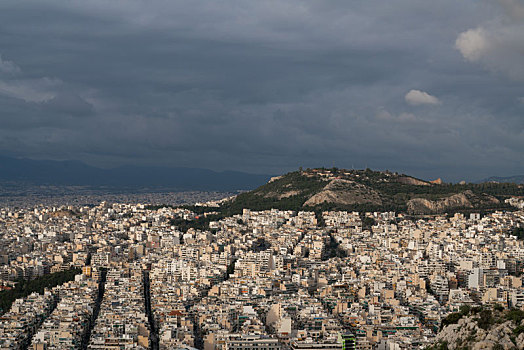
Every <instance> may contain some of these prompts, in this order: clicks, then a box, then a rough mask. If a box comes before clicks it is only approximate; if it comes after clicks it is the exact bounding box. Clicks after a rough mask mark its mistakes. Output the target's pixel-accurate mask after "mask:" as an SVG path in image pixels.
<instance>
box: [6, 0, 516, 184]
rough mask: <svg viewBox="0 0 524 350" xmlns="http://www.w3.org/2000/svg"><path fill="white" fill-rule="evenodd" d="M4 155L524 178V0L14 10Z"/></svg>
mask: <svg viewBox="0 0 524 350" xmlns="http://www.w3.org/2000/svg"><path fill="white" fill-rule="evenodd" d="M0 123H1V124H0V125H1V127H0V154H2V155H9V156H15V157H27V158H33V159H74V160H81V161H84V162H86V163H88V164H91V165H95V166H101V167H112V166H117V165H125V164H134V165H155V166H182V167H199V168H209V169H214V170H225V169H228V170H240V171H247V172H251V173H266V174H278V173H283V172H286V171H289V170H293V169H297V168H298V167H299V166H303V167H304V168H305V167H319V166H328V167H331V166H332V165H335V166H337V167H340V168H352V167H354V168H365V167H370V168H373V169H389V170H392V171H401V172H405V173H408V174H410V175H413V176H418V177H421V178H425V179H432V178H436V177H442V178H443V179H445V180H447V181H459V180H462V179H467V180H478V179H481V178H484V177H487V176H493V175H500V176H509V175H516V174H524V151H523V150H524V1H522V0H481V1H478V0H476V1H473V0H464V1H460V2H457V1H450V0H442V1H438V2H420V1H415V0H393V1H388V2H384V1H375V0H371V1H370V0H368V1H350V2H349V1H308V0H306V1H291V0H278V1H277V0H274V1H239V0H225V1H220V2H217V1H194V0H174V1H153V2H147V1H138V0H126V1H123V0H116V1H111V2H107V1H101V0H89V1H82V2H80V1H68V2H64V1H57V0H50V1H45V2H41V1H23V2H19V1H3V2H0Z"/></svg>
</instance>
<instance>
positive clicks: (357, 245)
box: [0, 198, 524, 350]
mask: <svg viewBox="0 0 524 350" xmlns="http://www.w3.org/2000/svg"><path fill="white" fill-rule="evenodd" d="M510 202H511V203H512V204H513V205H514V206H516V207H517V208H516V209H517V210H516V211H508V212H502V211H498V212H493V213H488V214H482V215H481V214H480V213H470V214H467V215H464V214H460V213H457V214H454V215H450V216H446V215H437V216H426V217H419V218H413V217H408V216H405V215H403V214H397V213H394V212H373V213H371V212H369V213H357V212H344V211H325V212H321V213H315V212H307V211H301V212H294V211H282V210H275V209H273V210H266V211H251V210H249V209H244V210H243V213H242V214H238V215H233V216H230V217H224V218H221V219H220V220H217V221H211V222H210V223H209V228H208V229H204V230H197V229H194V228H188V229H186V230H185V232H182V231H181V230H179V228H178V227H177V225H175V223H176V222H177V220H185V221H189V222H191V221H193V220H196V219H198V217H199V215H213V212H209V213H208V214H197V213H195V212H194V211H191V210H189V209H185V208H176V207H152V206H149V205H144V204H123V203H109V202H102V203H100V204H99V205H96V206H72V205H70V206H61V207H47V206H37V207H32V208H16V209H14V208H7V207H6V208H3V209H1V210H0V234H1V240H0V242H1V247H0V259H1V260H0V262H1V266H0V273H1V283H2V288H3V289H4V290H5V291H4V292H2V293H6V292H8V291H10V290H11V291H12V290H16V285H17V284H20V283H21V282H20V281H30V280H33V281H37V280H39V279H41V278H43V277H45V276H52V275H54V274H60V273H65V272H67V271H74V273H73V274H72V276H73V277H72V278H70V280H68V281H66V282H64V283H61V284H57V285H56V286H49V287H48V288H45V289H44V290H43V291H42V292H41V293H38V292H33V293H30V294H28V295H25V296H23V297H20V298H18V299H16V300H14V301H13V302H12V304H11V305H9V306H8V308H6V309H5V310H2V313H3V315H2V316H1V318H0V349H34V350H44V349H108V350H109V349H176V348H197V349H205V350H214V349H217V350H218V349H221V350H225V349H266V350H276V349H388V350H389V349H424V348H426V347H428V346H431V345H432V344H434V343H435V341H437V340H438V339H437V334H438V331H439V327H440V325H441V323H442V321H443V320H444V319H446V317H448V316H449V315H450V314H452V313H454V312H457V311H459V310H461V308H462V307H464V306H469V307H475V306H480V305H484V306H486V305H493V306H494V305H498V307H503V308H507V309H509V308H522V307H523V306H524V288H523V286H522V278H521V274H522V271H523V269H524V264H523V259H524V242H523V241H521V240H519V239H517V237H515V236H513V235H511V234H510V233H512V231H511V230H512V229H514V228H518V227H523V226H524V211H523V209H522V207H523V202H522V200H521V199H518V198H515V199H512V200H511V201H510ZM202 205H207V206H211V207H212V206H216V205H217V204H216V202H209V203H207V204H202ZM517 335H518V336H516V337H515V339H514V340H512V341H513V342H514V346H515V347H520V348H521V347H522V345H523V344H524V332H522V333H520V334H517ZM492 345H493V344H492Z"/></svg>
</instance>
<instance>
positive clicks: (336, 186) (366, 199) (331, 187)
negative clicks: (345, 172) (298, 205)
mask: <svg viewBox="0 0 524 350" xmlns="http://www.w3.org/2000/svg"><path fill="white" fill-rule="evenodd" d="M322 203H332V204H340V205H352V204H375V205H381V204H382V199H381V198H380V195H379V194H378V192H376V191H374V190H372V189H371V188H369V187H367V186H365V185H362V184H359V183H357V182H354V181H350V180H344V179H334V180H331V182H330V183H329V184H328V185H326V187H324V188H323V189H322V191H320V192H318V193H316V194H315V195H313V196H311V197H310V198H309V199H308V200H307V201H306V202H305V203H304V206H305V207H306V206H315V205H319V204H322Z"/></svg>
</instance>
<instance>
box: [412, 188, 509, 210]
mask: <svg viewBox="0 0 524 350" xmlns="http://www.w3.org/2000/svg"><path fill="white" fill-rule="evenodd" d="M498 203H499V200H498V199H497V198H495V197H493V196H488V195H476V194H474V193H473V192H471V191H469V190H468V191H464V192H461V193H457V194H453V195H451V196H448V197H444V198H441V199H438V200H435V201H432V200H429V199H425V198H413V199H410V200H409V201H408V203H407V207H408V212H410V213H413V214H432V213H443V212H445V211H447V210H450V209H458V208H474V207H479V206H486V205H487V206H489V205H492V204H498Z"/></svg>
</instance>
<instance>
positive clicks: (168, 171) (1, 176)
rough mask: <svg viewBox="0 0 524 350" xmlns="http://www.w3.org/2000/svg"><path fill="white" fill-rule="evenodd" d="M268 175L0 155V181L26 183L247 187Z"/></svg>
mask: <svg viewBox="0 0 524 350" xmlns="http://www.w3.org/2000/svg"><path fill="white" fill-rule="evenodd" d="M269 178H270V176H269V175H257V174H248V173H242V172H236V171H224V172H216V171H212V170H208V169H198V168H176V167H174V168H168V167H139V166H121V167H117V168H112V169H101V168H97V167H93V166H90V165H87V164H84V163H82V162H79V161H53V160H32V159H18V158H11V157H4V156H0V182H17V183H26V184H28V185H37V186H38V185H62V186H68V185H72V186H94V187H96V186H109V187H117V188H124V187H125V188H137V187H163V188H170V189H175V190H201V191H207V190H211V191H236V190H249V189H252V188H255V187H257V186H260V185H261V184H263V183H265V182H267V180H268V179H269Z"/></svg>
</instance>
